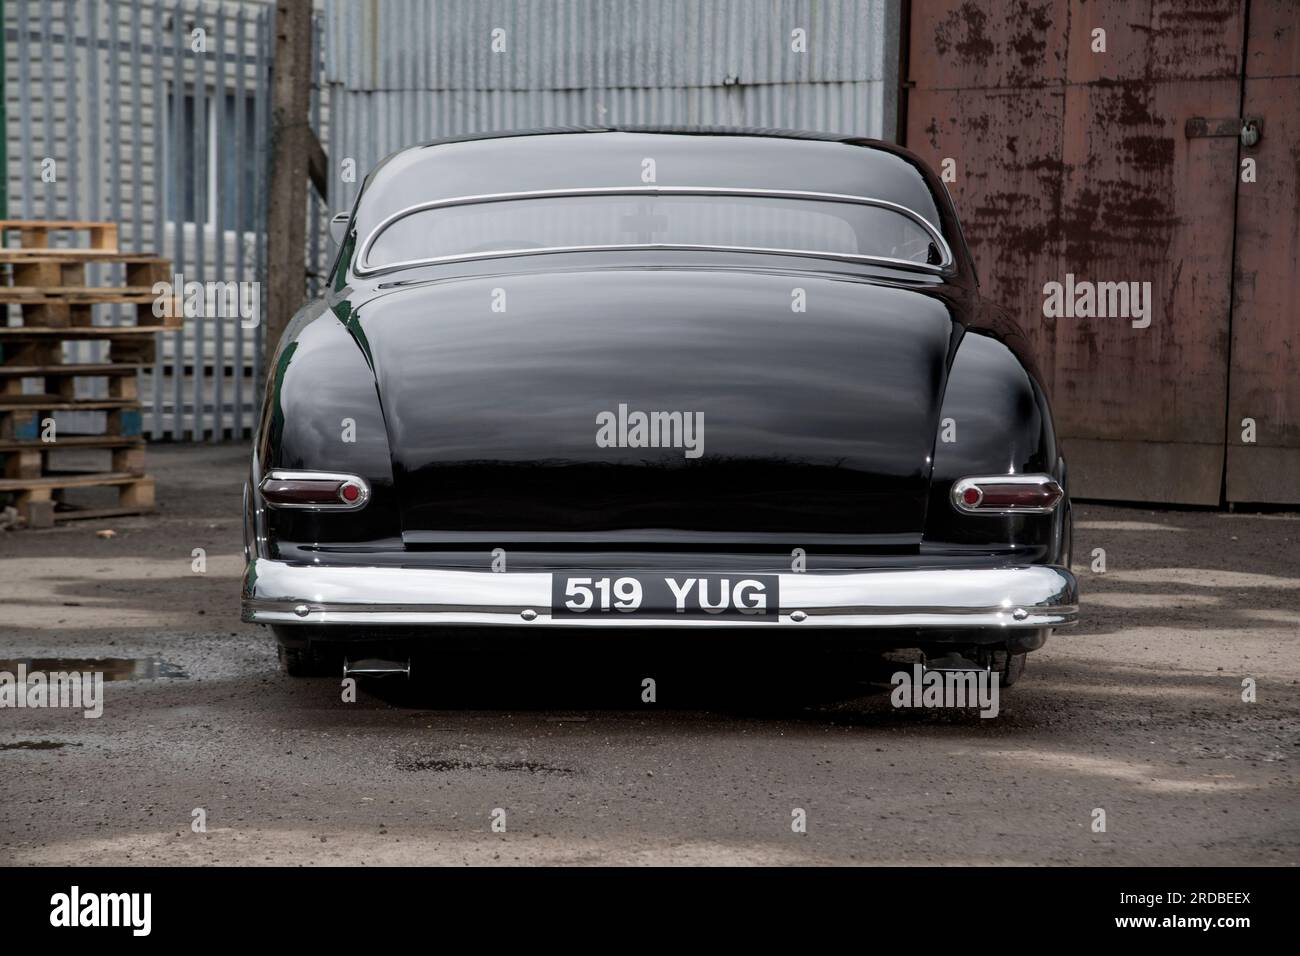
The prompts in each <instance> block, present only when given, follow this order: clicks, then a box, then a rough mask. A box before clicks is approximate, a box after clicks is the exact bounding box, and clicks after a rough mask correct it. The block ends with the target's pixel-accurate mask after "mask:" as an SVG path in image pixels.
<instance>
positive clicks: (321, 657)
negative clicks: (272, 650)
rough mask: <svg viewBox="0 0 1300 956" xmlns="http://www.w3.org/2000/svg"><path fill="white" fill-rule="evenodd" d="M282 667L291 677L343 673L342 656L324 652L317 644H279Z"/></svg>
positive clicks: (327, 675)
mask: <svg viewBox="0 0 1300 956" xmlns="http://www.w3.org/2000/svg"><path fill="white" fill-rule="evenodd" d="M277 648H278V652H279V657H280V669H281V670H282V671H284V672H285V673H286V674H288V675H289V676H290V677H329V676H331V675H338V674H340V673H342V658H341V657H339V655H337V654H328V653H322V651H321V649H320V648H319V647H317V646H315V645H312V644H307V645H305V646H303V647H286V646H285V645H283V644H280V645H277Z"/></svg>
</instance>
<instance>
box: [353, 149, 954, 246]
mask: <svg viewBox="0 0 1300 956" xmlns="http://www.w3.org/2000/svg"><path fill="white" fill-rule="evenodd" d="M646 160H653V179H647V178H646V177H647V176H648V175H649V170H648V169H647V164H646V163H645V161H646ZM650 183H653V184H655V185H660V186H687V187H692V186H693V187H718V188H725V187H734V188H744V189H776V190H799V191H804V192H820V193H837V194H841V195H852V196H862V197H866V198H870V199H882V200H886V201H888V202H892V203H897V204H898V205H901V206H905V207H906V208H908V209H911V210H913V211H914V212H916V213H918V214H919V215H920V216H922V217H923V218H925V219H926V220H928V221H929V222H931V223H932V224H934V226H935V227H936V228H937V229H939V230H940V231H942V232H944V233H945V235H947V234H948V232H949V228H950V227H951V226H952V225H953V222H952V219H951V211H950V210H948V209H941V204H942V203H944V202H945V201H946V200H944V199H940V198H939V196H938V195H937V191H936V186H937V180H936V179H935V178H934V176H933V173H930V172H929V171H927V170H925V167H924V165H923V164H922V163H921V162H920V160H918V159H917V158H916V157H915V156H913V155H912V154H911V153H909V152H908V151H907V150H905V149H902V148H900V147H898V146H895V145H893V144H891V143H885V142H882V141H880V140H871V139H864V138H859V137H846V136H838V135H834V134H828V133H814V132H795V131H789V130H771V129H747V128H728V127H627V126H623V127H609V126H602V127H579V128H562V129H536V130H519V131H511V132H508V133H490V134H489V133H482V134H470V135H466V136H455V137H449V138H445V139H439V140H434V141H432V142H429V143H424V144H421V145H419V146H412V147H408V148H406V149H403V150H400V151H398V152H396V153H393V154H392V155H391V156H389V157H388V158H387V159H385V160H384V161H383V162H381V163H380V164H379V165H378V166H376V167H375V169H374V170H373V171H371V173H370V174H369V175H368V176H367V177H366V182H365V184H364V188H363V191H362V194H361V197H360V200H359V202H358V205H357V211H356V217H355V226H356V231H357V235H358V237H359V238H362V239H364V238H365V237H366V236H367V235H369V234H370V232H371V231H372V230H373V229H374V228H375V227H376V226H378V225H379V224H380V223H381V222H383V221H384V220H385V219H386V218H388V217H389V216H391V215H393V214H395V213H397V212H400V211H401V210H403V209H406V208H409V207H410V206H412V205H415V204H418V203H424V202H430V201H436V200H442V199H452V198H457V197H462V196H480V195H488V194H497V193H516V192H531V191H540V190H556V189H579V188H591V187H620V186H643V185H647V184H650ZM937 189H942V187H941V186H937ZM945 213H947V214H946V215H945ZM950 242H951V238H950Z"/></svg>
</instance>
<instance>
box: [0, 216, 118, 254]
mask: <svg viewBox="0 0 1300 956" xmlns="http://www.w3.org/2000/svg"><path fill="white" fill-rule="evenodd" d="M12 232H17V233H18V237H19V241H18V244H19V246H20V247H22V248H23V249H49V247H50V233H57V232H85V233H87V234H88V235H89V238H90V247H89V248H88V249H84V250H73V251H83V252H88V253H90V254H92V255H110V254H112V253H115V252H117V223H115V222H81V221H76V220H64V219H0V235H3V238H4V239H5V240H6V241H8V238H9V234H10V233H12ZM53 251H54V253H55V254H56V255H59V254H61V253H62V250H57V249H56V250H53Z"/></svg>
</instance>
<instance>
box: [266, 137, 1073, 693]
mask: <svg viewBox="0 0 1300 956" xmlns="http://www.w3.org/2000/svg"><path fill="white" fill-rule="evenodd" d="M342 218H343V217H341V218H340V221H339V223H338V225H339V226H340V227H341V228H340V240H341V248H340V252H339V255H338V259H337V262H336V264H335V266H334V271H333V275H332V276H331V281H330V292H329V293H328V294H327V295H326V296H324V297H323V298H321V299H318V300H316V301H314V302H312V303H310V304H309V305H308V306H306V307H305V308H304V309H303V310H302V311H301V312H300V313H299V314H298V315H297V316H296V317H295V318H294V320H293V322H292V323H291V325H290V327H289V329H288V330H287V332H286V333H285V335H284V338H283V340H282V341H281V342H280V345H279V349H278V351H277V353H276V356H275V359H274V363H273V367H272V369H271V374H270V375H269V383H268V389H267V395H266V399H265V405H264V410H263V413H262V418H261V423H260V430H259V433H258V435H257V440H256V445H255V448H254V453H253V460H252V468H251V472H250V475H249V481H248V485H247V488H246V489H245V499H246V508H245V511H246V516H245V522H246V523H245V528H246V550H247V559H248V565H247V571H246V574H245V579H244V587H243V614H244V619H245V620H248V621H254V622H258V623H265V624H269V625H271V627H272V629H273V630H274V631H275V634H276V636H277V638H278V640H279V641H280V644H281V659H282V661H283V662H284V663H285V666H286V667H287V669H288V670H289V671H290V672H291V673H301V672H307V671H310V670H311V669H312V668H313V667H314V666H316V665H318V664H319V663H320V662H321V661H324V660H328V659H329V658H330V653H329V652H330V651H336V652H337V651H342V652H343V655H346V656H347V657H348V658H349V659H351V660H353V661H355V660H356V659H357V658H358V657H365V656H373V655H370V654H369V652H368V651H367V650H366V647H365V642H367V641H373V640H376V639H379V640H384V641H386V642H387V646H388V647H390V648H391V646H392V645H393V644H394V642H397V641H425V642H436V641H438V640H439V637H440V635H443V634H447V633H450V632H451V631H453V630H455V631H456V633H458V634H461V633H464V632H465V630H466V629H467V628H469V627H471V626H480V627H492V628H513V629H531V630H534V631H537V632H539V633H538V634H537V635H536V636H537V638H538V639H539V640H544V639H545V637H546V634H547V633H554V632H553V629H555V628H582V627H592V626H595V627H605V628H629V627H630V628H646V629H669V628H677V629H683V630H684V631H685V632H686V633H687V634H689V633H690V632H689V630H687V629H692V628H694V629H704V628H730V629H748V630H749V631H750V632H753V633H762V634H765V635H768V636H771V635H780V636H781V638H783V639H784V638H786V637H788V638H790V639H792V640H795V641H798V640H801V639H804V638H801V636H800V635H801V634H805V632H812V633H809V634H806V638H807V639H811V638H812V637H813V636H817V635H819V636H823V637H824V636H827V635H828V633H829V632H834V633H835V634H836V635H838V636H845V637H852V638H854V639H856V640H861V641H862V642H872V643H873V644H875V645H877V646H879V647H881V648H894V647H908V648H920V649H921V650H922V651H925V652H926V653H928V654H930V655H939V654H944V655H945V656H951V654H953V653H955V654H956V655H958V656H959V657H961V658H962V659H964V660H967V661H970V662H971V663H972V665H973V666H980V667H991V668H993V669H999V670H1002V671H1003V672H1004V680H1006V681H1008V682H1009V681H1010V679H1013V678H1014V677H1015V676H1016V675H1017V674H1018V673H1019V669H1020V668H1021V667H1022V666H1023V661H1024V654H1025V652H1027V651H1030V650H1033V649H1035V648H1037V647H1040V646H1041V645H1042V643H1043V641H1044V640H1045V639H1046V637H1047V635H1048V634H1049V633H1050V631H1051V629H1053V628H1055V627H1060V626H1063V625H1068V624H1071V623H1073V622H1074V620H1075V617H1076V614H1077V608H1076V601H1077V598H1076V584H1075V580H1074V577H1073V576H1072V575H1071V573H1070V571H1069V563H1070V506H1069V499H1068V494H1067V485H1066V470H1065V461H1064V459H1063V457H1062V454H1061V450H1060V448H1059V447H1058V445H1057V441H1056V437H1055V434H1054V431H1053V426H1052V417H1051V413H1050V410H1049V408H1048V402H1047V399H1046V397H1045V395H1044V392H1043V389H1042V387H1041V386H1040V384H1039V381H1038V378H1037V376H1036V374H1035V372H1034V369H1033V366H1032V364H1031V362H1030V361H1029V359H1028V358H1027V355H1026V351H1025V343H1024V341H1023V339H1022V337H1021V336H1020V334H1019V333H1018V332H1017V330H1016V326H1015V325H1014V324H1013V323H1012V322H1010V321H1009V320H1008V318H1007V317H1006V316H1005V315H1004V314H1003V313H1002V312H1000V311H999V310H998V309H997V308H996V307H995V306H994V305H992V304H991V303H989V302H987V301H985V300H984V299H983V298H981V295H980V290H979V284H978V280H977V278H976V276H975V272H974V269H973V266H972V263H971V259H970V255H969V253H968V251H967V249H966V246H965V243H964V241H963V238H962V233H961V228H960V226H959V224H958V222H957V218H956V215H955V213H954V211H953V207H952V204H951V202H950V201H949V199H948V195H947V191H946V190H945V188H944V187H943V185H942V183H941V182H940V181H939V179H938V178H937V177H936V176H935V175H934V174H933V172H931V171H930V170H929V169H927V168H926V167H925V166H924V165H923V164H921V162H920V161H919V160H918V159H917V158H916V157H915V156H913V155H912V154H910V153H908V152H907V151H906V150H903V149H900V148H897V147H894V146H892V145H889V144H886V143H881V142H876V141H870V140H861V139H846V138H837V137H830V136H820V135H811V134H798V133H779V132H771V131H741V130H693V129H683V130H614V129H593V130H567V131H540V132H537V133H527V134H513V135H505V136H495V137H468V138H462V139H456V140H443V141H439V142H436V143H432V144H429V145H426V146H419V147H415V148H411V149H406V150H403V151H401V152H399V153H397V154H395V155H393V156H391V157H390V158H389V159H387V160H386V161H384V162H383V163H382V164H381V165H380V166H379V167H378V168H376V169H375V170H374V171H373V172H372V173H371V174H370V175H369V176H368V177H367V179H366V181H365V184H364V187H363V189H362V191H361V193H360V196H359V198H358V200H357V202H356V205H355V206H354V208H353V210H352V212H351V214H350V216H347V217H345V218H346V222H343V221H342ZM472 633H485V632H482V631H478V632H472ZM695 633H696V634H697V635H698V636H699V637H700V638H701V639H705V638H707V637H709V635H708V634H707V633H706V632H704V631H696V632H695ZM615 636H617V632H615ZM372 646H373V645H372ZM945 652H947V653H945ZM388 656H389V657H390V658H391V657H392V656H393V654H392V652H391V650H390V651H389V652H388Z"/></svg>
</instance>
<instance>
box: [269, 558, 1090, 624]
mask: <svg viewBox="0 0 1300 956" xmlns="http://www.w3.org/2000/svg"><path fill="white" fill-rule="evenodd" d="M778 576H779V578H780V594H781V609H780V615H779V617H778V618H777V620H776V621H771V620H768V621H762V622H760V621H747V620H743V619H735V618H726V619H723V618H709V617H694V616H693V617H674V616H671V615H669V616H665V617H651V616H640V615H638V616H634V617H619V618H616V619H610V618H590V619H588V618H576V619H575V618H574V617H572V616H564V617H562V618H553V617H552V615H551V611H550V605H551V575H550V574H549V573H546V572H509V573H501V574H497V573H492V572H490V571H448V570H441V569H436V568H409V567H408V568H401V567H339V566H323V565H309V564H288V563H285V562H282V561H272V560H268V559H265V558H255V559H254V560H252V561H251V562H249V564H248V567H247V569H246V570H245V572H244V589H243V619H244V620H245V621H252V622H254V623H256V624H340V625H349V624H350V625H366V624H374V625H475V624H482V625H511V626H517V627H644V628H659V627H675V628H683V627H733V628H734V627H741V628H755V627H757V628H769V629H770V628H773V627H778V628H822V627H846V628H869V627H889V628H1040V627H1065V626H1068V625H1070V624H1073V623H1075V619H1076V618H1077V616H1078V586H1077V584H1076V582H1075V579H1074V575H1072V574H1071V573H1070V572H1069V570H1067V569H1065V568H1060V567H1052V566H1047V565H1027V566H1020V567H1008V568H969V569H966V568H960V569H955V568H924V569H881V570H875V571H847V572H843V571H837V572H816V571H809V572H805V573H801V574H793V573H786V574H780V575H778Z"/></svg>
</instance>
